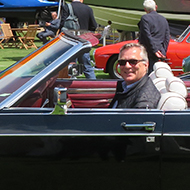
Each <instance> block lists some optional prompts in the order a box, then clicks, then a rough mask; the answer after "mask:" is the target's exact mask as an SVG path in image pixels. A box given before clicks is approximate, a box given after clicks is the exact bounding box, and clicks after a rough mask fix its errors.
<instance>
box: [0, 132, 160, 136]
mask: <svg viewBox="0 0 190 190" xmlns="http://www.w3.org/2000/svg"><path fill="white" fill-rule="evenodd" d="M7 136H10V137H12V136H16V137H30V136H37V137H40V136H43V137H46V136H47V137H53V136H55V137H69V136H72V137H74V136H76V137H84V136H87V137H96V136H105V137H110V136H112V137H113V136H156V137H159V136H160V137H161V133H94V132H92V133H80V134H77V133H55V134H53V133H42V134H39V133H38V134H37V133H36V134H35V133H26V134H25V133H20V134H13V133H10V134H8V133H7V134H0V137H7Z"/></svg>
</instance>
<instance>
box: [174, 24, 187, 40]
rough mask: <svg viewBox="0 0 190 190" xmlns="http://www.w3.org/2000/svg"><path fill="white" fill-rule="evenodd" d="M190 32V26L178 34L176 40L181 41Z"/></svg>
mask: <svg viewBox="0 0 190 190" xmlns="http://www.w3.org/2000/svg"><path fill="white" fill-rule="evenodd" d="M189 32H190V26H188V27H187V29H186V30H185V31H184V32H183V33H182V34H181V35H180V36H179V38H177V39H176V41H178V42H182V41H183V40H184V38H185V37H186V36H187V34H189Z"/></svg>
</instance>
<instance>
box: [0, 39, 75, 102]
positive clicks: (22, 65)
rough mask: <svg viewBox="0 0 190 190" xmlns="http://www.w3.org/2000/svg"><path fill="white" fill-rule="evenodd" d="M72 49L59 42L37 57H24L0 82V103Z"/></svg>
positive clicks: (7, 71)
mask: <svg viewBox="0 0 190 190" xmlns="http://www.w3.org/2000/svg"><path fill="white" fill-rule="evenodd" d="M71 47H72V45H71V44H67V43H64V42H63V41H61V40H58V41H56V42H55V43H53V44H52V45H50V46H48V47H47V48H46V49H43V50H41V51H40V53H38V54H37V55H34V56H32V58H31V59H30V57H31V56H29V58H28V57H26V58H25V59H24V60H22V61H20V62H18V63H17V64H15V65H14V66H13V67H10V68H9V69H7V70H6V71H5V72H4V73H3V74H2V76H1V80H0V102H1V101H2V100H4V99H5V98H6V97H8V96H9V95H10V94H12V93H13V92H14V91H16V90H17V89H18V88H20V87H21V86H22V85H23V84H24V83H26V82H27V81H28V80H30V79H31V78H33V77H34V76H35V75H37V74H38V73H39V72H41V71H42V70H43V69H44V68H46V67H47V66H48V65H50V64H51V63H52V62H53V61H55V60H56V59H58V58H59V57H60V56H61V55H63V53H64V52H66V51H67V50H68V49H70V48H71Z"/></svg>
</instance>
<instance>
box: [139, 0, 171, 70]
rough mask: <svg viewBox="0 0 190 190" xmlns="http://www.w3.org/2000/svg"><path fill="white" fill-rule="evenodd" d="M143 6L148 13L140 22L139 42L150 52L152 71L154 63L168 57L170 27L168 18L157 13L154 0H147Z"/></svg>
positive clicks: (150, 67) (150, 68)
mask: <svg viewBox="0 0 190 190" xmlns="http://www.w3.org/2000/svg"><path fill="white" fill-rule="evenodd" d="M143 6H144V10H145V12H146V13H147V14H145V15H143V16H142V17H141V20H140V22H139V23H138V27H139V31H140V34H139V43H141V44H142V45H144V46H145V48H146V50H147V52H148V58H149V73H151V72H152V71H153V65H154V63H155V62H157V61H158V60H159V59H164V58H166V52H167V48H168V44H169V40H170V29H169V24H168V22H167V20H166V19H165V18H164V17H163V16H162V15H160V14H158V13H157V11H156V10H157V5H156V3H155V1H154V0H145V1H144V3H143Z"/></svg>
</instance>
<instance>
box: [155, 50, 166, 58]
mask: <svg viewBox="0 0 190 190" xmlns="http://www.w3.org/2000/svg"><path fill="white" fill-rule="evenodd" d="M155 55H156V56H157V57H158V58H166V56H165V55H163V54H162V52H161V51H160V50H158V51H157V52H156V53H155Z"/></svg>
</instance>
